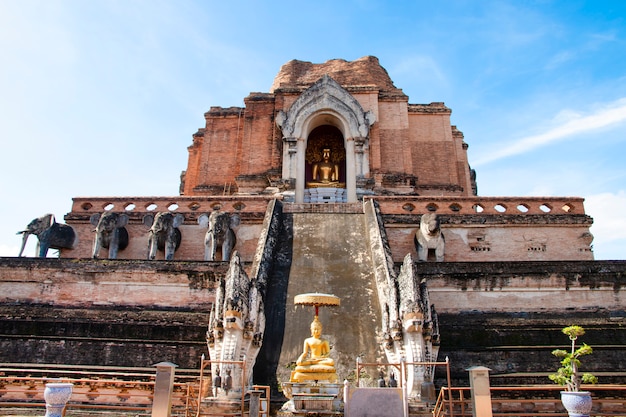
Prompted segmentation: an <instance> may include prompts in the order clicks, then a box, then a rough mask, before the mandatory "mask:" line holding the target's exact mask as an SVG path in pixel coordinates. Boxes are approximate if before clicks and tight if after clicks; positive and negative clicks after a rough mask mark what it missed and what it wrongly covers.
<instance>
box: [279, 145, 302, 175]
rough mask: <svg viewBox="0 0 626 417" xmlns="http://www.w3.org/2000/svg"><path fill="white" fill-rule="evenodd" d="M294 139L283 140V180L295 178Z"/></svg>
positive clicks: (296, 149) (295, 151)
mask: <svg viewBox="0 0 626 417" xmlns="http://www.w3.org/2000/svg"><path fill="white" fill-rule="evenodd" d="M297 145H298V143H297V139H296V138H283V173H282V177H283V179H284V180H290V179H294V178H296V175H297V170H296V169H297V166H296V153H297V152H298V148H297Z"/></svg>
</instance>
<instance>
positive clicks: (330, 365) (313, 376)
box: [291, 316, 337, 382]
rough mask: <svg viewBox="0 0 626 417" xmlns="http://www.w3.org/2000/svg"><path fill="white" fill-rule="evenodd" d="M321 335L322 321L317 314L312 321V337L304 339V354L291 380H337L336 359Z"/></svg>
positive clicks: (297, 362) (297, 363)
mask: <svg viewBox="0 0 626 417" xmlns="http://www.w3.org/2000/svg"><path fill="white" fill-rule="evenodd" d="M321 336H322V323H321V322H320V321H319V319H318V318H317V316H315V318H314V319H313V322H312V323H311V337H309V338H307V339H305V340H304V346H303V348H302V354H301V355H300V357H299V358H298V360H297V361H296V369H295V370H294V371H293V372H292V373H291V382H302V381H324V380H327V381H330V382H337V373H336V371H335V361H334V360H333V359H332V358H331V357H330V356H329V355H330V345H329V344H328V341H327V340H324V339H322V338H321Z"/></svg>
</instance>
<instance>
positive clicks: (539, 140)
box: [473, 98, 626, 166]
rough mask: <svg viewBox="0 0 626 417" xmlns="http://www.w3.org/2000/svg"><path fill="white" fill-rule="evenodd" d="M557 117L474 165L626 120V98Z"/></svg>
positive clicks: (567, 111) (567, 112)
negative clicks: (553, 122)
mask: <svg viewBox="0 0 626 417" xmlns="http://www.w3.org/2000/svg"><path fill="white" fill-rule="evenodd" d="M555 120H557V121H558V122H559V124H558V125H557V126H556V127H553V128H551V129H549V130H547V131H546V132H543V133H540V134H537V135H531V136H527V137H524V138H522V139H519V140H518V141H516V142H514V143H512V144H510V145H509V146H506V147H504V148H502V149H500V150H495V151H494V152H491V153H489V154H488V155H486V156H483V157H482V158H479V159H478V160H477V161H476V162H474V163H473V165H474V166H480V165H484V164H487V163H489V162H493V161H496V160H499V159H503V158H507V157H509V156H514V155H520V154H523V153H526V152H529V151H531V150H534V149H536V148H539V147H542V146H546V145H548V144H550V143H553V142H556V141H559V140H563V139H565V138H568V137H573V136H575V135H577V134H580V133H584V132H589V131H593V130H597V129H602V128H606V127H608V126H612V125H616V124H618V123H622V122H624V121H626V98H621V99H619V100H616V101H614V102H612V103H609V104H607V105H605V106H603V107H602V108H600V109H598V110H597V111H595V112H593V113H591V114H589V115H587V116H583V115H581V114H579V113H577V112H574V111H571V110H564V111H562V112H560V113H559V114H558V115H557V116H556V117H555Z"/></svg>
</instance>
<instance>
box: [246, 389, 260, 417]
mask: <svg viewBox="0 0 626 417" xmlns="http://www.w3.org/2000/svg"><path fill="white" fill-rule="evenodd" d="M248 394H250V407H249V409H248V412H249V417H259V411H260V410H261V394H263V391H261V390H256V389H255V390H251V391H248Z"/></svg>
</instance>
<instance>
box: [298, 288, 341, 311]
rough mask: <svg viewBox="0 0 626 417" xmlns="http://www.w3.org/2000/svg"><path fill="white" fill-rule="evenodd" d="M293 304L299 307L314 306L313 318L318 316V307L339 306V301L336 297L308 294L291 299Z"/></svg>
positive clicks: (314, 293)
mask: <svg viewBox="0 0 626 417" xmlns="http://www.w3.org/2000/svg"><path fill="white" fill-rule="evenodd" d="M293 303H294V304H295V305H300V306H314V307H315V317H317V316H318V315H319V314H318V313H319V308H320V307H336V306H338V305H339V304H340V299H339V297H337V296H336V295H332V294H322V293H319V292H310V293H306V294H298V295H296V296H295V297H294V298H293Z"/></svg>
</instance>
